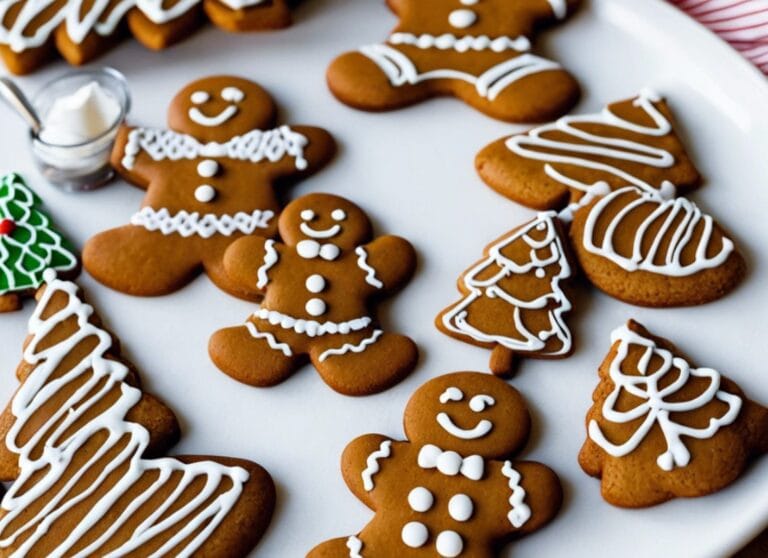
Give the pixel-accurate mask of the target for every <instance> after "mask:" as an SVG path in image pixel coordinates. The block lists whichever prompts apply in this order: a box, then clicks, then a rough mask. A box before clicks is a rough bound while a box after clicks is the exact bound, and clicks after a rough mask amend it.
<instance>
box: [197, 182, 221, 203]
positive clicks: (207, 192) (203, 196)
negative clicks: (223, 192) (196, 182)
mask: <svg viewBox="0 0 768 558" xmlns="http://www.w3.org/2000/svg"><path fill="white" fill-rule="evenodd" d="M215 197H216V188H214V187H213V186H210V185H208V184H203V185H202V186H198V187H197V189H196V190H195V199H196V200H197V201H199V202H200V203H209V202H212V201H213V199H214V198H215Z"/></svg>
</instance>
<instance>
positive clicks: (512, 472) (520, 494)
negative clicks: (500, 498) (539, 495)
mask: <svg viewBox="0 0 768 558" xmlns="http://www.w3.org/2000/svg"><path fill="white" fill-rule="evenodd" d="M501 474H502V475H504V476H505V477H507V479H508V480H509V488H510V490H512V495H511V496H510V497H509V505H510V506H511V509H510V511H509V513H508V514H507V519H509V522H510V523H511V524H512V527H515V528H516V529H519V528H520V527H522V526H523V525H525V524H526V523H527V522H528V520H529V519H530V518H531V508H530V507H528V504H526V503H525V497H526V495H527V494H526V492H525V489H524V488H523V486H522V485H521V484H520V482H521V481H522V480H523V478H522V476H521V475H520V473H519V472H518V471H517V470H516V469H515V468H514V467H512V462H511V461H505V462H504V465H503V466H502V468H501Z"/></svg>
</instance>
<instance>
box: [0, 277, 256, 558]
mask: <svg viewBox="0 0 768 558" xmlns="http://www.w3.org/2000/svg"><path fill="white" fill-rule="evenodd" d="M45 279H46V281H47V283H48V285H47V287H46V289H45V291H44V293H43V295H42V297H41V299H40V302H39V304H38V306H37V308H36V310H35V312H34V314H33V316H32V318H31V319H30V323H29V331H30V335H31V338H30V341H29V343H28V345H27V347H26V348H25V350H24V360H25V361H26V362H27V363H28V364H29V365H31V366H32V369H31V372H30V374H29V376H27V377H26V379H25V380H24V383H23V384H22V385H21V387H20V388H19V390H18V391H17V393H16V395H15V396H14V398H13V401H12V403H11V413H12V415H13V417H14V422H13V425H12V426H11V428H10V430H9V431H8V434H7V435H6V438H5V444H6V447H7V449H8V450H9V451H10V452H12V453H14V454H16V455H18V459H19V461H18V463H19V471H20V474H19V477H18V478H17V480H16V481H15V482H14V483H13V485H11V487H10V488H9V490H8V491H7V492H6V494H5V496H4V497H3V500H2V504H1V505H2V509H3V510H4V511H5V512H6V513H5V514H4V516H3V518H2V520H0V547H2V548H8V547H9V546H11V545H14V544H16V541H17V539H18V538H19V537H21V536H24V541H23V542H22V543H20V544H19V546H18V548H17V549H16V550H15V551H14V553H13V554H12V556H19V557H21V556H26V555H34V554H39V553H40V552H42V549H39V548H37V545H38V543H39V542H40V541H41V539H44V544H46V545H48V546H46V554H47V555H49V556H64V555H71V549H72V548H74V547H75V546H76V545H78V543H79V542H80V541H81V540H82V539H83V538H84V537H86V536H88V535H89V534H90V533H91V531H92V529H94V528H95V527H97V526H99V527H107V528H106V530H104V531H103V532H100V534H99V535H98V536H96V538H95V540H93V542H91V543H90V544H89V545H88V546H87V547H85V548H81V549H80V550H79V552H78V554H77V555H78V556H92V555H94V554H95V553H96V552H97V551H98V550H99V549H100V548H102V547H104V546H105V545H107V544H109V542H110V541H111V540H112V537H113V536H114V535H115V533H117V532H118V530H120V529H122V528H124V527H125V526H126V524H127V522H128V521H129V520H130V518H131V517H132V514H133V513H135V512H136V511H137V510H138V509H139V508H140V507H141V506H142V504H143V503H144V502H146V501H148V500H149V499H150V498H152V497H153V496H154V495H155V494H156V493H157V491H158V490H160V489H162V488H163V487H165V486H166V485H168V483H169V479H170V478H171V475H177V476H178V475H180V476H181V480H180V481H179V484H178V486H179V488H178V489H176V490H174V491H173V492H172V493H171V494H170V495H168V496H167V497H166V499H165V500H164V501H158V502H156V509H155V510H154V511H152V512H151V513H150V515H148V516H147V517H146V519H144V520H143V521H142V523H141V524H140V525H139V526H137V527H136V528H135V529H134V531H133V532H132V533H130V536H129V538H128V539H127V540H125V541H124V542H122V543H121V544H120V546H119V547H117V548H112V549H111V552H110V555H114V556H118V555H120V556H122V555H126V554H129V553H131V552H132V551H136V550H137V549H139V548H141V546H142V545H144V544H145V543H147V542H149V541H150V540H152V539H154V538H155V537H157V536H162V535H163V534H164V533H166V532H168V531H169V530H177V532H176V533H174V534H173V535H172V536H170V537H169V538H168V541H167V542H165V543H164V544H163V545H162V546H161V547H160V548H158V549H156V551H155V554H156V555H164V554H167V553H168V552H170V551H171V550H172V549H174V555H177V556H190V555H192V554H193V553H194V552H195V551H196V550H197V549H198V548H199V547H200V546H201V545H202V544H203V543H204V542H205V540H206V539H207V538H208V537H209V536H210V535H211V533H213V531H214V530H215V529H216V528H217V527H218V525H219V524H220V523H221V521H222V520H223V519H224V517H226V515H227V514H228V513H229V511H230V510H231V509H232V507H233V506H234V505H235V503H236V502H237V500H238V498H239V497H240V494H241V492H242V488H243V484H244V483H245V482H247V480H248V472H247V471H245V470H244V469H242V468H240V467H225V466H223V465H220V464H217V463H214V462H212V461H201V462H197V463H189V464H185V463H182V462H180V461H178V460H176V459H171V458H160V459H145V458H143V457H142V456H143V454H144V452H145V450H146V449H147V446H148V444H149V432H148V431H147V430H146V429H145V428H144V427H143V426H141V425H139V424H136V423H132V422H128V421H127V420H126V414H127V413H128V411H129V410H130V409H131V408H133V407H134V406H135V405H136V404H137V403H138V402H139V400H140V399H141V397H142V393H141V391H139V390H138V389H136V388H134V387H132V386H130V385H129V384H128V383H126V378H127V377H128V375H129V369H128V368H127V367H126V366H125V365H124V364H122V363H121V362H119V361H117V360H113V359H110V358H108V357H107V354H108V352H109V350H110V349H111V347H112V345H113V340H112V337H111V335H110V334H109V333H107V332H106V331H104V330H102V329H100V328H98V327H97V326H95V325H93V324H91V323H89V321H88V320H89V318H90V317H91V316H92V315H93V308H92V307H91V306H89V305H87V304H85V303H83V302H82V301H81V300H80V299H79V298H78V296H77V290H78V288H77V286H76V285H75V284H74V283H70V282H64V281H59V280H57V279H56V274H55V272H53V271H50V270H49V271H48V272H46V277H45ZM55 295H64V296H66V299H67V302H66V305H65V306H64V307H63V308H62V309H61V310H58V311H56V312H55V313H52V314H50V315H48V314H49V312H48V310H49V307H50V304H51V300H52V298H53V297H54V296H55ZM70 320H75V321H76V323H77V330H76V331H74V332H73V333H71V334H70V335H69V337H67V338H65V339H62V338H60V336H57V335H56V334H55V333H54V332H55V331H60V330H59V329H58V328H59V327H60V326H61V325H62V324H64V323H65V322H68V321H70ZM51 334H53V335H51ZM85 340H89V343H91V344H93V348H92V349H91V350H90V352H89V353H88V354H86V355H85V356H84V357H83V358H82V360H81V361H80V362H77V363H75V362H71V360H72V359H71V357H70V355H72V354H73V351H74V350H75V349H76V348H78V347H82V346H83V342H84V341H85ZM42 346H44V347H45V348H42ZM65 362H66V363H67V364H65V365H63V363H65ZM74 384H78V385H79V387H78V389H77V390H76V391H73V392H72V393H71V395H70V396H69V399H68V400H67V401H66V403H65V404H63V405H61V406H60V407H59V408H57V409H50V411H51V412H52V415H51V416H50V418H48V419H47V421H46V422H43V423H42V424H41V423H40V417H41V415H40V412H39V411H40V410H41V409H42V408H44V407H45V406H46V405H48V406H49V402H50V401H51V399H52V398H53V397H55V396H56V395H57V394H59V393H61V392H62V390H66V391H67V392H69V391H70V390H69V387H70V386H71V385H74ZM115 389H117V390H118V391H119V394H120V395H119V398H117V399H116V400H114V401H112V399H114V395H115V393H116V392H115ZM106 398H108V399H106ZM105 401H112V403H111V404H109V403H107V404H106V405H105ZM98 406H105V407H106V408H104V409H103V410H102V411H101V412H100V413H99V414H98V415H96V416H90V417H89V418H88V420H87V421H86V422H84V421H83V419H84V417H86V416H88V414H89V413H91V410H92V409H94V408H98ZM49 407H50V406H49ZM31 428H34V433H31V432H30V429H31ZM100 435H103V438H102V440H103V441H102V443H101V446H100V447H99V448H98V450H96V452H95V453H94V454H93V455H89V456H88V457H87V458H86V461H85V462H84V463H83V464H82V465H81V466H80V467H79V468H78V469H76V470H74V471H73V469H74V467H76V466H75V465H73V462H72V461H73V459H74V458H75V456H76V455H78V452H80V450H81V449H82V448H83V447H84V445H85V444H86V443H88V442H89V441H92V440H93V439H94V436H100ZM41 444H44V446H41ZM41 447H42V451H41V452H40V451H38V450H39V449H41ZM117 447H119V448H121V449H120V450H119V451H118V452H115V451H114V448H117ZM110 452H111V453H112V455H111V456H110V460H109V462H106V461H105V460H104V456H105V455H109V454H110ZM80 457H82V456H80ZM118 469H119V470H122V475H121V476H120V477H119V478H118V479H114V478H113V477H114V475H113V473H114V471H115V470H118ZM86 472H88V473H90V474H95V475H96V479H95V480H94V481H93V482H91V484H90V485H89V486H88V487H85V488H83V489H82V491H81V492H80V493H79V494H78V495H77V496H76V497H74V498H67V495H68V494H69V487H73V486H74V485H75V484H77V483H78V482H81V480H82V478H83V475H84V474H85V473H86ZM67 473H72V474H71V475H69V480H68V481H67V483H66V485H64V486H62V485H61V482H62V478H63V477H64V475H66V474H67ZM146 475H156V477H157V478H156V480H155V481H154V482H153V483H151V484H149V485H148V486H145V487H144V488H143V489H142V490H140V491H139V492H138V493H136V495H135V496H134V497H133V499H132V501H131V502H130V503H129V504H128V505H127V507H125V508H124V509H123V511H122V512H121V513H120V514H119V515H116V516H114V517H110V518H109V520H108V521H109V524H108V525H106V526H105V525H103V524H102V523H101V522H102V521H104V518H105V516H107V515H108V513H109V512H110V510H111V509H112V508H113V507H114V506H115V504H116V503H117V502H118V501H122V500H123V499H124V498H125V496H126V495H127V494H128V493H130V492H131V491H132V490H133V489H134V487H135V486H136V485H137V484H139V483H141V482H142V480H143V479H146ZM108 477H109V478H111V479H112V482H114V486H113V487H112V488H111V489H110V490H108V491H100V485H102V483H103V482H105V481H106V479H107V478H108ZM177 478H178V477H177ZM201 481H202V482H201ZM173 482H176V481H173ZM222 484H231V487H230V488H229V489H228V490H227V491H225V492H222V493H221V494H219V495H218V496H217V497H215V498H213V499H212V496H213V494H214V493H215V491H216V490H217V489H219V487H220V486H222ZM192 485H197V487H198V488H197V489H196V493H195V494H194V495H192V498H191V499H190V501H189V502H187V503H186V504H184V505H183V506H178V503H177V499H178V498H179V496H180V495H181V493H182V492H183V491H184V490H185V489H186V490H188V489H189V487H190V486H192ZM89 498H90V499H91V504H90V509H89V510H88V511H87V512H82V513H84V516H83V517H82V519H81V520H80V521H79V522H78V523H77V524H76V525H74V526H72V528H71V530H70V531H69V532H66V533H62V534H61V537H60V540H58V541H56V543H55V544H56V545H57V546H55V547H54V548H51V546H50V545H51V544H52V541H51V537H50V534H49V533H48V526H50V525H51V524H52V523H54V522H55V521H56V520H57V519H58V518H60V517H62V516H64V515H67V514H68V512H69V511H70V510H71V509H72V508H74V507H75V506H76V505H78V503H80V502H82V501H84V500H85V499H89ZM42 501H46V503H45V505H42V506H38V505H37V502H42ZM171 509H173V510H174V511H173V512H172V513H170V514H169V510H171ZM30 510H34V511H32V512H31V513H28V512H30ZM79 513H80V512H79ZM166 514H169V515H167V517H166ZM46 535H49V536H47V537H46ZM120 538H122V535H121V536H120ZM178 545H181V548H176V547H177V546H178Z"/></svg>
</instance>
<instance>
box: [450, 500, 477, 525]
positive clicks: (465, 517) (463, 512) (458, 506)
mask: <svg viewBox="0 0 768 558" xmlns="http://www.w3.org/2000/svg"><path fill="white" fill-rule="evenodd" d="M474 512H475V505H474V503H473V502H472V498H470V497H469V496H467V495H466V494H456V495H455V496H453V497H451V499H450V501H449V502H448V514H449V515H450V516H451V517H452V518H453V519H455V520H456V521H461V522H464V521H469V519H470V518H471V517H472V514H473V513H474Z"/></svg>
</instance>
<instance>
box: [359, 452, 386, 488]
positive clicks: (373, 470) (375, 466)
mask: <svg viewBox="0 0 768 558" xmlns="http://www.w3.org/2000/svg"><path fill="white" fill-rule="evenodd" d="M391 450H392V440H384V441H383V442H382V443H381V445H380V446H379V449H378V450H376V451H374V452H373V453H372V454H371V455H369V456H368V459H367V460H366V462H365V464H366V467H365V469H363V472H362V478H363V488H364V489H365V491H366V492H370V491H371V490H373V489H374V486H375V485H374V483H373V477H374V476H376V474H377V473H378V472H379V469H380V468H379V460H380V459H387V458H388V457H389V456H390V455H391V453H392V452H391Z"/></svg>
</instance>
